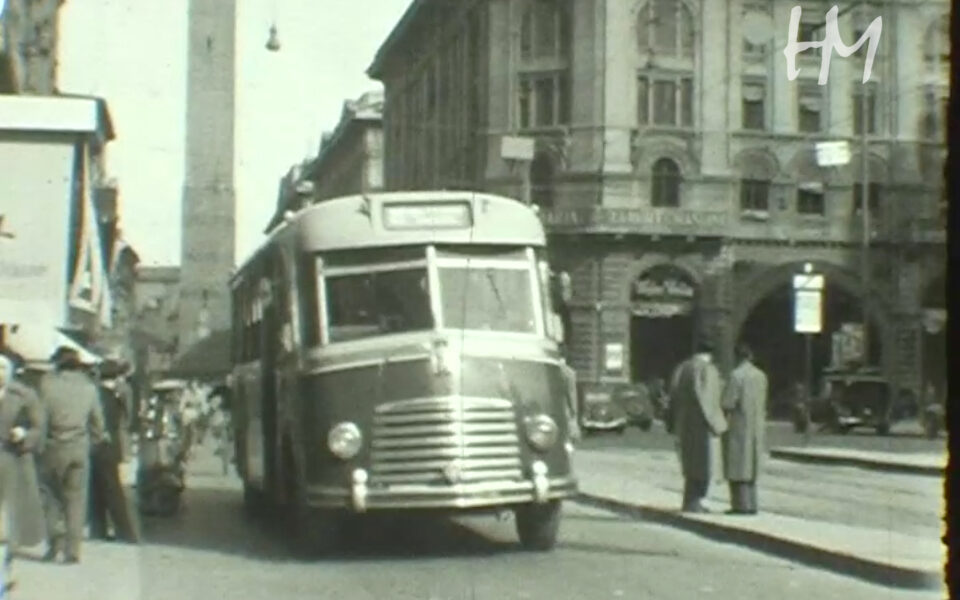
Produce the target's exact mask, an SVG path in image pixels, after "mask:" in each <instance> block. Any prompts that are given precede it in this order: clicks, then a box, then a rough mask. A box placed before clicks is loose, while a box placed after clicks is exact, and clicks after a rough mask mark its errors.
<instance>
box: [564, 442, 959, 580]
mask: <svg viewBox="0 0 960 600" xmlns="http://www.w3.org/2000/svg"><path fill="white" fill-rule="evenodd" d="M769 462H770V463H776V462H779V461H776V460H771V461H769ZM574 466H575V468H576V469H577V474H578V477H579V479H580V491H581V501H583V502H585V503H587V504H592V505H595V506H599V507H603V508H606V509H610V510H614V511H618V512H625V513H628V514H631V515H635V516H638V517H640V518H643V519H647V520H650V521H654V522H658V523H661V524H666V525H670V526H673V527H678V528H681V529H685V530H688V531H691V532H693V533H696V534H698V535H702V536H704V537H708V538H712V539H716V540H718V541H723V542H727V543H736V544H740V545H744V546H749V547H752V548H755V549H756V550H759V551H761V552H766V553H769V554H774V555H777V556H781V557H783V558H786V559H788V560H792V561H796V562H802V563H805V564H808V565H811V566H815V567H818V568H823V569H826V570H830V571H834V572H837V573H840V574H845V575H850V576H854V577H858V578H861V579H865V580H869V581H872V582H875V583H880V584H882V585H886V586H890V587H902V588H933V589H938V588H942V583H941V582H942V580H943V569H942V565H943V564H944V562H945V560H946V548H945V546H944V545H943V544H942V543H941V542H940V541H939V540H938V539H937V536H936V535H935V534H931V535H922V534H921V533H922V532H921V533H918V532H917V531H916V530H914V531H909V530H908V532H907V533H904V532H901V531H895V530H894V528H895V526H896V525H895V523H894V521H893V519H892V518H890V514H897V512H896V510H895V509H894V508H892V505H891V508H890V509H888V511H887V512H888V514H887V515H886V519H887V520H886V521H885V522H886V523H887V525H888V526H887V527H883V526H875V527H864V526H861V525H846V524H844V523H842V522H839V521H840V520H841V519H838V518H837V515H836V514H835V513H834V514H830V515H829V520H828V519H827V518H824V519H820V518H818V517H817V515H816V514H814V513H816V512H818V511H820V510H822V511H823V512H829V509H832V508H833V506H832V505H833V504H835V503H836V502H837V500H835V499H829V496H830V494H829V492H830V491H831V490H830V489H822V488H829V486H831V485H833V486H836V487H839V486H840V485H842V484H837V483H836V480H834V481H833V482H831V481H828V480H827V481H824V482H823V483H822V484H820V483H819V482H817V481H808V482H807V484H808V485H807V486H806V488H807V490H808V491H807V493H808V494H809V495H808V497H807V498H806V499H804V498H802V497H801V498H800V499H799V501H800V502H804V501H805V500H806V501H807V502H806V506H807V507H808V508H804V509H803V510H802V512H801V511H798V510H796V508H795V507H794V506H788V505H787V503H786V502H783V503H782V504H783V505H782V506H777V503H778V502H779V500H778V499H777V497H776V494H771V493H765V490H766V487H765V486H766V485H769V486H771V487H776V486H777V485H783V482H782V481H773V482H771V481H770V480H771V479H775V478H776V476H774V477H766V479H765V480H761V486H760V488H761V489H760V496H761V499H760V502H761V513H760V514H758V515H755V516H734V515H725V514H723V512H724V511H725V510H726V509H727V508H728V507H729V506H728V504H727V495H726V494H727V492H726V485H723V484H718V483H714V484H713V485H711V493H710V495H709V497H708V499H707V502H706V503H705V504H706V505H707V507H708V508H710V509H711V511H712V512H711V513H710V514H688V513H681V512H680V511H679V505H680V499H681V488H682V485H683V484H682V478H681V475H680V471H679V465H678V463H677V460H676V456H675V455H673V453H671V452H663V451H660V452H657V451H633V452H624V453H616V452H610V451H597V450H577V451H576V452H575V454H574ZM770 466H771V469H770V470H775V467H776V466H777V465H770ZM800 468H805V469H820V470H825V471H828V472H829V471H830V469H831V468H829V467H813V466H805V467H800ZM671 471H672V476H671V473H670V472H671ZM665 475H666V476H667V477H665ZM814 475H815V473H814ZM788 476H789V475H784V476H781V477H780V479H781V480H782V479H785V478H786V477H788ZM901 483H902V482H901ZM853 485H857V482H853ZM833 491H834V492H837V491H843V492H845V493H846V494H847V495H848V498H847V500H846V501H847V502H850V501H851V499H850V498H849V492H848V491H847V490H842V489H834V490H833ZM880 493H881V494H883V493H884V492H880ZM888 495H889V496H890V497H891V499H890V500H889V502H891V503H892V502H897V501H899V500H897V499H895V498H893V497H894V496H896V494H895V493H888ZM837 496H843V494H837ZM864 498H865V499H867V498H870V497H869V489H868V490H866V491H865V492H864ZM928 499H929V498H926V499H924V501H927V500H928ZM765 500H766V501H765ZM858 500H859V498H857V499H854V500H852V501H853V502H854V503H856V502H857V501H858ZM841 501H842V500H841ZM871 501H872V502H873V506H869V507H868V509H869V510H875V511H878V512H882V511H883V509H882V508H880V509H878V508H877V505H876V502H877V500H876V498H875V497H872V498H871ZM906 501H907V502H915V500H913V499H907V500H906ZM817 502H820V505H819V506H818V505H817ZM848 510H849V511H850V512H851V513H856V512H857V511H858V510H861V509H860V508H859V507H857V506H856V504H855V505H854V506H852V507H849V508H848ZM930 511H931V512H933V513H935V512H936V511H937V507H936V506H932V507H930ZM790 512H794V513H795V514H789V513H790ZM804 513H806V514H804ZM882 522H884V521H883V519H878V523H882ZM923 531H926V532H930V530H929V529H926V530H923Z"/></svg>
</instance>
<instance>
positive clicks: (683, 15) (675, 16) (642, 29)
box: [630, 0, 701, 59]
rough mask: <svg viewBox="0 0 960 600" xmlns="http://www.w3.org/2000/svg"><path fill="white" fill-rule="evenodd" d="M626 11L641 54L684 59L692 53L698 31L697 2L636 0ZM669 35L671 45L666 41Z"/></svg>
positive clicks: (698, 36) (698, 14) (692, 55)
mask: <svg viewBox="0 0 960 600" xmlns="http://www.w3.org/2000/svg"><path fill="white" fill-rule="evenodd" d="M630 13H631V16H632V17H633V31H634V34H635V38H636V42H637V48H638V50H639V51H640V53H641V54H647V53H652V54H656V55H661V56H668V57H675V58H687V59H692V58H693V57H694V56H695V55H696V49H697V41H698V40H699V39H700V32H701V31H700V20H699V16H700V10H699V7H698V5H697V3H695V2H691V1H690V0H640V1H639V2H636V3H635V4H634V5H633V7H632V9H631V11H630ZM671 13H672V14H671ZM661 14H665V15H666V16H667V18H666V19H665V18H663V17H662V16H661ZM671 26H672V27H671ZM671 29H672V31H671ZM670 35H672V36H673V42H674V43H673V44H667V43H666V42H669V41H670V37H669V36H670ZM670 45H673V48H670V47H669V46H670Z"/></svg>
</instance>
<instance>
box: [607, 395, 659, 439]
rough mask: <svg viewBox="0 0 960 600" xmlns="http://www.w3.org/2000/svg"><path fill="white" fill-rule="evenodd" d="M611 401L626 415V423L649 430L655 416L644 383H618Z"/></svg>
mask: <svg viewBox="0 0 960 600" xmlns="http://www.w3.org/2000/svg"><path fill="white" fill-rule="evenodd" d="M613 402H614V403H615V404H619V405H620V407H621V408H623V410H624V412H625V413H626V415H627V424H628V425H633V426H636V427H638V428H640V430H641V431H649V430H650V428H651V427H652V426H653V420H654V418H655V417H656V416H657V414H656V412H657V411H656V410H655V407H654V404H653V402H652V401H651V399H650V392H649V390H648V389H647V386H646V384H643V383H632V384H623V385H618V386H617V387H616V388H614V390H613Z"/></svg>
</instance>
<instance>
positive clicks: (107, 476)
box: [89, 378, 139, 542]
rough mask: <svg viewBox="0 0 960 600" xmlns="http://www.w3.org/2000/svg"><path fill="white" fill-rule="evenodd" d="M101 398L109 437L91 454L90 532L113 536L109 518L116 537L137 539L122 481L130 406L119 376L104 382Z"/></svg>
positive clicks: (99, 536)
mask: <svg viewBox="0 0 960 600" xmlns="http://www.w3.org/2000/svg"><path fill="white" fill-rule="evenodd" d="M100 401H101V410H102V411H103V418H104V424H105V427H106V430H107V434H108V439H106V440H104V441H103V442H101V443H99V444H95V445H94V446H93V447H92V452H91V455H90V499H89V502H90V535H91V537H95V538H99V539H109V535H108V531H107V529H108V528H107V525H108V518H109V522H111V523H112V524H113V530H114V536H115V537H116V538H118V539H120V540H123V541H125V542H136V541H138V539H139V535H138V534H137V530H136V526H135V524H134V518H133V513H132V511H131V510H130V506H129V504H128V503H127V498H126V495H125V494H124V491H123V485H122V484H121V483H120V462H121V457H122V454H123V450H122V448H121V442H120V440H121V439H122V437H121V431H122V430H123V427H124V423H125V420H124V416H123V415H124V412H125V411H126V407H125V406H124V405H123V401H124V399H123V398H122V397H121V396H120V394H119V393H117V386H116V384H115V380H113V379H110V378H108V379H106V380H105V381H104V382H103V386H102V388H101V390H100Z"/></svg>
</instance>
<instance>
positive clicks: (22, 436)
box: [0, 355, 44, 589]
mask: <svg viewBox="0 0 960 600" xmlns="http://www.w3.org/2000/svg"><path fill="white" fill-rule="evenodd" d="M14 377H15V367H14V363H13V361H12V360H10V358H8V357H7V356H4V355H0V515H3V516H5V517H6V518H5V519H0V553H2V554H3V570H4V576H3V583H2V585H3V586H4V587H6V588H9V587H11V585H12V579H11V568H12V562H13V561H12V558H13V551H14V550H15V549H16V548H17V547H19V546H34V545H36V544H38V543H40V542H41V541H42V540H43V535H44V522H43V510H42V505H41V501H40V489H39V485H38V483H37V469H36V464H35V462H34V453H35V452H36V451H37V450H38V449H40V448H41V446H42V443H43V433H44V415H43V410H42V408H41V406H40V401H39V400H38V399H37V396H36V394H35V393H34V392H33V390H32V389H30V388H29V387H27V386H25V385H23V384H21V383H19V382H18V381H16V380H15V379H14ZM0 589H2V588H0Z"/></svg>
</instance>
